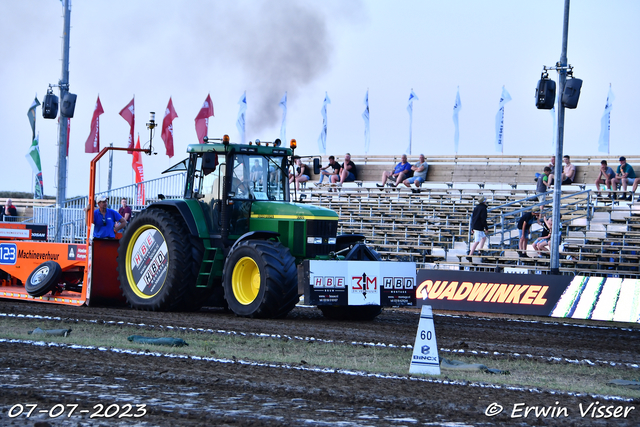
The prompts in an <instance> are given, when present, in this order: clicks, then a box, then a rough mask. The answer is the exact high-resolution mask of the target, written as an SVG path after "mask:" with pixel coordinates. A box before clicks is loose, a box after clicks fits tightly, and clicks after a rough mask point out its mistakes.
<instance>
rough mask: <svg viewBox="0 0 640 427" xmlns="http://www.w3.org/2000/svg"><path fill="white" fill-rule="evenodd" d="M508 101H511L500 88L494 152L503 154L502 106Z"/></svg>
mask: <svg viewBox="0 0 640 427" xmlns="http://www.w3.org/2000/svg"><path fill="white" fill-rule="evenodd" d="M509 101H511V95H509V92H507V90H506V89H505V88H504V86H502V95H500V104H499V109H498V114H496V152H498V153H504V140H503V138H504V134H503V131H504V105H505V104H506V103H507V102H509Z"/></svg>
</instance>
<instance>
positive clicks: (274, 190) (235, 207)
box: [184, 143, 292, 240]
mask: <svg viewBox="0 0 640 427" xmlns="http://www.w3.org/2000/svg"><path fill="white" fill-rule="evenodd" d="M267 144H272V143H262V144H261V145H253V144H251V145H239V144H231V145H230V144H224V143H223V144H220V143H217V144H216V143H213V144H211V143H209V144H198V145H191V146H189V148H188V151H189V153H190V156H189V158H188V159H187V160H186V161H185V162H184V164H185V169H186V172H187V180H186V184H185V193H184V198H185V200H197V201H198V204H199V205H200V207H201V209H202V211H203V214H204V216H205V218H206V219H207V224H208V226H209V230H210V234H220V235H221V236H224V237H228V238H230V239H232V240H235V239H237V238H238V237H240V236H242V235H244V234H246V233H247V232H249V231H250V225H249V224H250V216H251V211H252V206H253V204H254V203H256V202H289V199H290V195H289V184H288V172H287V169H288V166H289V158H290V156H291V153H292V151H291V150H290V149H286V148H279V147H277V146H276V145H275V143H273V145H267ZM223 219H225V220H226V221H225V222H224V223H223Z"/></svg>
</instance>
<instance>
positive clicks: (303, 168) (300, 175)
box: [289, 156, 309, 191]
mask: <svg viewBox="0 0 640 427" xmlns="http://www.w3.org/2000/svg"><path fill="white" fill-rule="evenodd" d="M294 161H295V164H296V169H295V172H296V173H295V174H292V173H290V174H289V184H291V183H292V182H293V181H294V180H295V181H296V191H300V183H301V182H307V181H309V166H307V165H305V164H304V163H302V159H300V157H297V156H296V157H295V158H294Z"/></svg>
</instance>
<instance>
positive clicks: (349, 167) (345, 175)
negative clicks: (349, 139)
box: [331, 153, 358, 185]
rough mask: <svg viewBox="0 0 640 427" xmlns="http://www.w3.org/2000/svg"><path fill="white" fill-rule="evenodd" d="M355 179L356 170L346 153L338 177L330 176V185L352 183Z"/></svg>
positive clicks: (356, 175) (356, 176)
mask: <svg viewBox="0 0 640 427" xmlns="http://www.w3.org/2000/svg"><path fill="white" fill-rule="evenodd" d="M356 179H358V169H357V168H356V164H355V163H353V162H352V161H351V154H349V153H347V154H345V156H344V163H343V164H342V166H341V167H340V172H338V175H331V183H332V184H336V183H337V184H338V185H342V183H343V182H353V181H355V180H356Z"/></svg>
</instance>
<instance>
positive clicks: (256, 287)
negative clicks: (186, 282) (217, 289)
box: [223, 240, 299, 318]
mask: <svg viewBox="0 0 640 427" xmlns="http://www.w3.org/2000/svg"><path fill="white" fill-rule="evenodd" d="M223 277H224V279H223V280H224V294H225V299H226V300H227V304H228V305H229V309H230V310H231V311H233V312H234V313H235V314H236V315H238V316H244V317H254V318H280V317H284V316H286V315H287V313H289V312H290V311H291V310H292V309H293V307H294V306H295V305H296V304H297V303H298V300H299V295H298V276H297V270H296V264H295V258H294V257H293V256H292V255H291V252H289V249H288V248H286V247H284V246H283V245H282V244H281V243H280V242H274V241H271V240H247V241H244V242H242V243H240V244H239V245H238V246H237V247H236V248H234V249H233V251H231V253H230V254H229V256H228V257H227V261H226V262H225V265H224V272H223Z"/></svg>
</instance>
